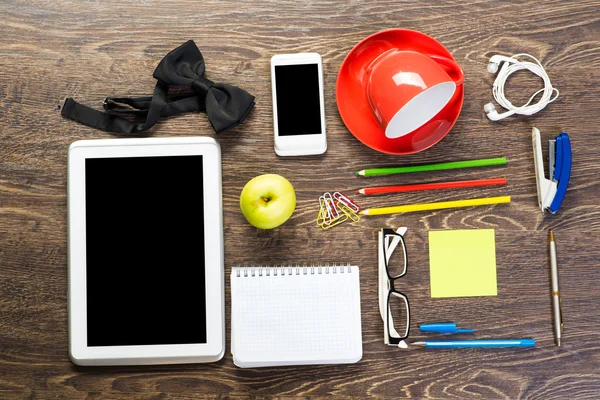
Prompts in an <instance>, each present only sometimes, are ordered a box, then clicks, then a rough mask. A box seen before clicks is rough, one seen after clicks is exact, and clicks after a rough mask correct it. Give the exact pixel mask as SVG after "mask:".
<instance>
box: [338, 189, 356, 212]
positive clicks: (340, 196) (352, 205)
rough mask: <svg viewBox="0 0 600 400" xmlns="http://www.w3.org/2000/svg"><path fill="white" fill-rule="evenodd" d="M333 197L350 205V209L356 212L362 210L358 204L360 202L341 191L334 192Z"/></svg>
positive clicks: (347, 205)
mask: <svg viewBox="0 0 600 400" xmlns="http://www.w3.org/2000/svg"><path fill="white" fill-rule="evenodd" d="M333 198H334V199H336V200H337V201H339V202H340V203H342V204H343V205H345V206H346V207H348V208H349V209H351V210H352V211H354V212H355V213H358V212H359V211H360V207H359V206H358V204H356V203H355V202H353V201H352V200H350V199H349V198H348V196H346V195H345V194H343V193H341V192H335V193H333Z"/></svg>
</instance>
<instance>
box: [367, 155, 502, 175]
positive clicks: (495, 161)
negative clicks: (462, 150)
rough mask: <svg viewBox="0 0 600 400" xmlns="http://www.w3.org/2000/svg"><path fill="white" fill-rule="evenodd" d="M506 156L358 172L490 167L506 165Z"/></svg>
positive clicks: (374, 173)
mask: <svg viewBox="0 0 600 400" xmlns="http://www.w3.org/2000/svg"><path fill="white" fill-rule="evenodd" d="M504 164H506V157H499V158H486V159H483V160H468V161H452V162H445V163H437V164H426V165H407V166H404V167H388V168H372V169H363V170H362V171H358V172H356V175H360V176H378V175H393V174H404V173H408V172H424V171H443V170H446V169H456V168H473V167H488V166H490V165H504Z"/></svg>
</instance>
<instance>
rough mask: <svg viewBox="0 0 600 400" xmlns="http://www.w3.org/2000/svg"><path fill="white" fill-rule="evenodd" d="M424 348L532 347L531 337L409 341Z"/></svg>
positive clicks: (533, 341)
mask: <svg viewBox="0 0 600 400" xmlns="http://www.w3.org/2000/svg"><path fill="white" fill-rule="evenodd" d="M411 344H413V345H415V346H424V347H425V348H426V349H472V348H500V347H533V346H535V340H533V339H469V340H426V341H424V342H414V343H411Z"/></svg>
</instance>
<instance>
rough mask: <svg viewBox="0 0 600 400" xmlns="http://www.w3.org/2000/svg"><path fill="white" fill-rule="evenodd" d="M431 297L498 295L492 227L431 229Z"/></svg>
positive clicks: (494, 240)
mask: <svg viewBox="0 0 600 400" xmlns="http://www.w3.org/2000/svg"><path fill="white" fill-rule="evenodd" d="M429 273H430V282H431V297H468V296H496V295H497V294H498V286H497V284H496V239H495V236H494V230H493V229H470V230H447V231H430V232H429Z"/></svg>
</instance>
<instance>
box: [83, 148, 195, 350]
mask: <svg viewBox="0 0 600 400" xmlns="http://www.w3.org/2000/svg"><path fill="white" fill-rule="evenodd" d="M85 168H86V170H85V177H86V182H85V204H86V244H87V250H86V262H87V269H86V273H87V277H86V288H87V344H88V346H126V345H130V346H131V345H161V344H190V343H206V293H205V252H204V204H203V180H202V156H168V157H131V158H88V159H86V161H85Z"/></svg>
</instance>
